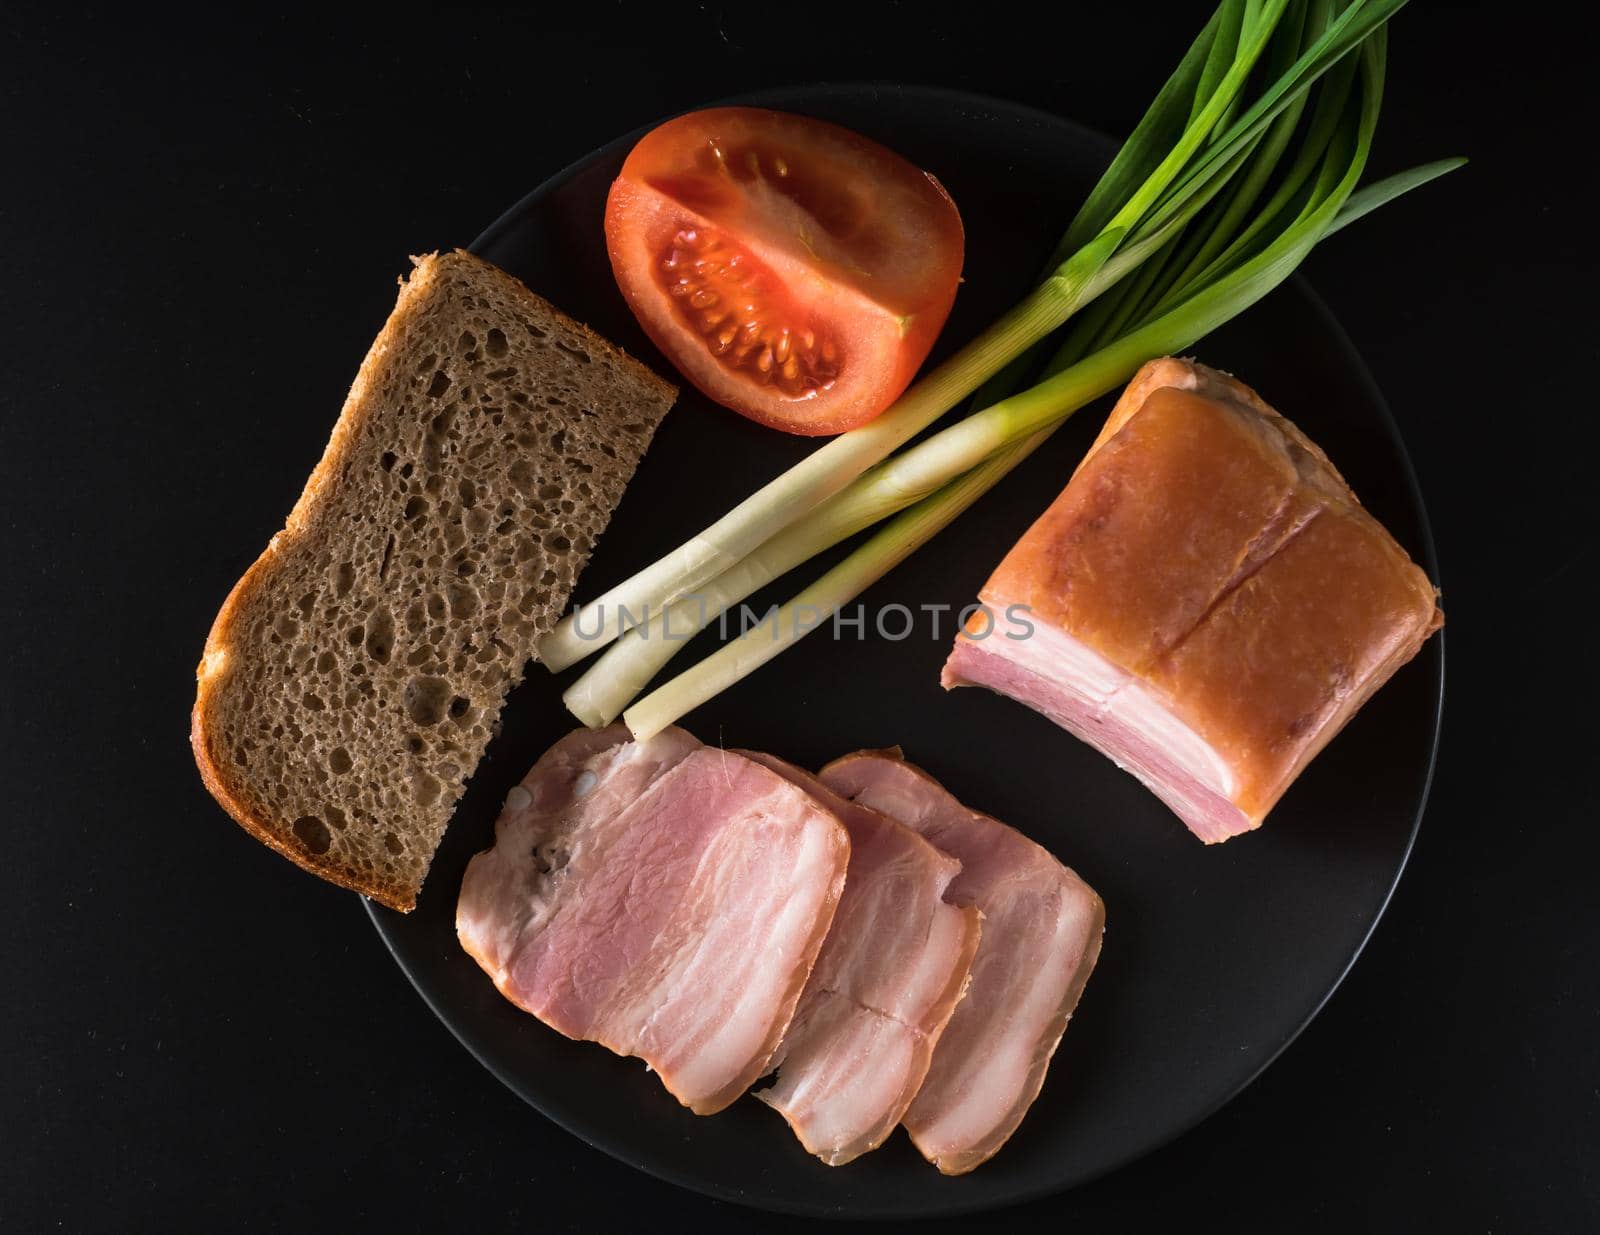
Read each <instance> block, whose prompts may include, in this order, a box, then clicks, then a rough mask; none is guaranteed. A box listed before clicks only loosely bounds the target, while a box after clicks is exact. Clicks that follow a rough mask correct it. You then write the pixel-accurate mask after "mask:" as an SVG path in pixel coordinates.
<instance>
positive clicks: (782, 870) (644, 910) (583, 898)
mask: <svg viewBox="0 0 1600 1235" xmlns="http://www.w3.org/2000/svg"><path fill="white" fill-rule="evenodd" d="M849 852H850V842H849V839H848V837H847V835H846V833H845V830H844V827H843V826H842V825H841V824H840V822H839V820H838V819H837V818H836V817H835V816H834V815H833V814H831V813H830V812H829V811H828V810H826V809H825V808H824V807H823V806H821V805H820V804H819V803H818V802H817V800H816V799H815V798H814V797H812V796H811V795H810V794H808V793H806V792H805V791H804V790H802V789H800V788H797V787H796V786H795V785H794V784H793V783H792V782H791V781H790V780H788V779H787V778H785V777H783V776H780V775H778V774H777V773H776V772H774V771H772V770H771V769H770V768H768V767H765V766H763V765H762V764H760V763H757V762H755V761H753V760H751V759H747V758H745V757H743V756H741V755H738V754H735V753H733V752H731V751H722V750H715V749H711V748H707V747H704V746H701V745H700V743H699V742H697V741H695V739H694V738H692V737H690V736H689V735H688V734H687V733H684V732H683V731H682V730H677V729H669V730H667V731H666V732H664V733H662V734H660V735H658V736H657V737H655V738H653V739H651V740H650V741H648V742H632V741H629V740H628V733H627V731H626V729H624V728H622V727H621V726H615V727H613V728H611V729H607V730H604V731H601V732H599V733H590V732H587V731H579V732H577V733H574V734H572V735H570V736H569V737H567V738H565V739H563V740H562V741H560V742H558V743H557V744H556V745H555V746H554V747H552V748H551V749H550V750H549V751H548V752H547V753H546V754H545V755H544V756H543V758H541V759H540V760H539V762H538V763H536V764H535V765H534V767H533V770H532V771H530V772H529V773H528V775H527V777H526V778H525V779H524V780H523V782H522V784H521V785H519V786H518V787H516V788H514V789H513V790H512V791H511V793H510V794H509V795H508V797H507V799H506V805H505V809H504V810H503V811H502V813H501V815H500V818H499V820H498V822H497V823H496V825H495V846H494V848H493V849H490V850H489V851H487V852H485V853H482V854H479V855H478V856H477V857H475V858H474V859H473V860H472V862H471V864H470V865H469V867H468V869H467V874H466V878H465V880H464V882H463V885H462V890H461V899H460V902H459V904H458V907H457V913H456V930H457V934H458V936H459V938H460V940H461V943H462V946H463V947H464V948H465V949H466V950H467V951H468V952H469V953H470V954H471V955H472V956H473V957H474V958H475V959H476V960H477V961H478V963H479V964H480V965H482V966H483V968H484V969H485V970H486V971H487V972H488V973H489V975H490V976H491V977H492V978H493V979H494V982H495V985H496V986H497V987H498V988H499V989H500V991H501V992H502V993H503V994H504V995H505V996H506V997H507V998H508V999H510V1000H511V1001H512V1002H513V1003H515V1004H516V1005H517V1006H519V1007H521V1008H524V1009H526V1010H527V1011H529V1012H532V1013H533V1014H534V1015H535V1016H537V1017H538V1018H539V1019H540V1020H542V1021H544V1022H545V1023H546V1024H547V1025H549V1026H551V1027H552V1028H554V1029H556V1030H559V1031H560V1032H561V1033H564V1034H566V1035H567V1036H568V1037H571V1038H580V1039H586V1040H589V1041H593V1042H599V1043H601V1044H603V1045H605V1046H607V1047H609V1048H610V1049H611V1050H613V1051H616V1052H617V1053H618V1054H622V1055H635V1056H638V1057H639V1058H640V1059H643V1060H644V1061H645V1062H646V1063H648V1064H649V1065H650V1067H651V1068H652V1069H654V1071H655V1072H656V1074H657V1075H658V1076H659V1077H660V1079H661V1082H662V1084H664V1085H665V1086H666V1087H667V1089H668V1090H669V1091H670V1092H671V1093H672V1094H673V1095H674V1096H675V1097H676V1098H677V1099H678V1100H679V1101H680V1102H682V1103H683V1104H684V1105H685V1106H688V1107H690V1108H691V1109H692V1110H694V1111H696V1112H699V1113H701V1114H709V1113H710V1112H713V1111H717V1110H720V1109H722V1108H723V1107H725V1106H727V1105H728V1104H729V1103H730V1102H732V1101H733V1100H734V1099H735V1098H737V1097H738V1096H739V1095H740V1094H742V1093H743V1092H744V1091H745V1090H746V1089H747V1088H748V1087H749V1086H750V1084H751V1083H752V1082H753V1081H755V1080H756V1079H757V1078H758V1077H760V1076H761V1075H763V1074H764V1073H765V1072H767V1071H768V1070H769V1068H770V1063H771V1059H772V1056H773V1053H774V1052H775V1051H776V1049H777V1047H778V1044H779V1042H780V1040H781V1039H782V1037H783V1033H784V1031H785V1030H786V1029H787V1028H788V1026H789V1022H790V1019H791V1018H792V1016H793V1014H794V1009H795V1005H796V1003H797V1002H798V1000H799V998H800V993H801V990H802V988H803V987H804V986H805V982H806V978H807V976H808V975H809V974H810V972H811V969H812V965H813V964H814V962H815V960H816V957H817V953H818V952H819V950H820V949H821V947H822V942H823V939H824V938H825V936H826V934H827V931H828V926H829V924H830V922H831V921H832V919H833V915H834V910H835V907H836V906H837V904H838V900H839V895H840V892H841V890H842V888H843V886H844V877H845V866H846V862H847V860H848V857H849Z"/></svg>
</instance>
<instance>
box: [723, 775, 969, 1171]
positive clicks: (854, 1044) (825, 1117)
mask: <svg viewBox="0 0 1600 1235" xmlns="http://www.w3.org/2000/svg"><path fill="white" fill-rule="evenodd" d="M743 753H745V754H746V755H747V756H748V757H749V758H751V759H753V760H755V761H757V762H758V763H761V764H764V765H765V766H767V767H769V768H771V769H772V770H773V771H774V772H776V773H778V774H779V775H780V776H782V777H784V778H785V779H787V780H789V781H791V782H792V783H794V784H795V785H798V786H799V787H800V788H801V789H803V790H805V791H806V792H807V793H809V794H811V795H812V796H813V797H815V798H816V799H818V800H819V801H820V802H821V803H822V805H823V806H824V807H825V808H827V809H828V810H829V811H830V812H831V813H833V814H835V815H837V816H838V817H839V819H840V821H841V822H843V824H844V826H845V829H846V830H847V831H848V832H849V834H850V865H849V868H848V871H847V875H846V880H845V887H844V895H843V896H842V897H841V898H840V900H839V909H838V912H837V913H836V914H835V915H834V919H833V925H832V927H831V928H830V930H829V932H828V938H827V941H826V942H825V943H824V944H823V947H822V952H821V953H820V954H819V955H818V957H817V963H816V967H815V968H814V969H813V970H812V972H811V979H810V981H809V982H808V983H807V984H806V989H805V993H804V995H803V996H802V997H801V1000H800V1005H799V1007H798V1008H797V1009H796V1011H795V1017H794V1020H793V1022H792V1023H791V1024H790V1026H789V1031H788V1033H787V1034H786V1035H785V1036H784V1040H783V1045H782V1046H781V1047H780V1048H779V1050H778V1054H777V1055H776V1056H775V1060H776V1061H777V1062H778V1063H779V1068H778V1075H777V1079H776V1081H775V1082H774V1084H773V1085H772V1086H771V1087H770V1088H768V1089H765V1090H757V1091H756V1095H755V1096H756V1097H758V1098H760V1099H761V1100H762V1101H763V1102H765V1103H767V1104H768V1105H769V1106H771V1107H773V1108H774V1109H775V1110H777V1111H778V1112H779V1113H780V1114H782V1115H783V1117H784V1118H785V1119H787V1120H788V1121H789V1125H790V1127H792V1128H793V1129H794V1132H795V1135H796V1136H797V1137H799V1138H800V1142H801V1144H803V1145H804V1146H805V1147H806V1149H807V1150H808V1151H809V1152H811V1153H813V1154H815V1155H816V1156H817V1157H819V1158H821V1159H822V1160H823V1161H824V1162H826V1163H827V1164H828V1165H830V1166H839V1165H842V1164H843V1163H846V1162H849V1161H851V1160H852V1159H854V1158H857V1157H859V1156H860V1155H861V1154H864V1153H866V1152H867V1151H869V1150H872V1149H876V1148H877V1147H878V1146H879V1145H880V1144H882V1142H883V1140H884V1139H885V1138H886V1137H887V1136H888V1135H889V1134H890V1133H891V1132H893V1131H894V1128H895V1125H896V1124H898V1123H899V1122H900V1119H901V1117H902V1116H903V1115H904V1114H905V1112H906V1108H907V1107H908V1106H910V1104H911V1100H912V1098H913V1097H915V1096H916V1093H917V1091H918V1089H920V1088H921V1086H922V1083H923V1080H924V1078H925V1077H926V1076H927V1072H928V1066H929V1063H930V1061H931V1060H932V1058H933V1054H934V1049H935V1047H936V1046H937V1044H938V1042H939V1038H940V1035H941V1034H942V1033H943V1032H944V1028H945V1025H946V1023H947V1022H948V1021H949V1020H950V1015H951V1013H952V1012H953V1011H954V1010H955V1008H956V1006H957V1002H958V1001H959V1000H960V998H961V994H962V991H963V989H964V988H965V984H966V978H967V971H968V969H969V968H970V966H971V964H972V958H973V954H974V952H975V951H976V949H977V947H978V940H979V934H980V929H981V926H980V924H981V915H980V914H979V912H978V910H977V909H976V908H974V907H970V906H969V907H966V908H958V907H956V906H955V905H953V904H949V903H947V902H946V900H945V899H944V894H945V890H946V889H947V888H948V887H949V886H950V883H951V881H952V880H953V879H955V878H956V877H957V875H958V874H959V872H960V870H961V864H960V863H959V862H958V861H956V860H955V859H954V858H952V857H950V856H949V855H948V854H946V853H944V852H943V851H942V850H940V849H938V848H936V847H935V846H933V845H932V844H930V843H929V842H928V841H926V840H924V839H923V838H922V837H921V836H919V835H917V833H915V832H914V831H912V830H911V829H910V828H907V827H905V826H904V825H902V824H900V823H897V822H895V821H894V820H892V819H890V818H888V817H887V816H885V815H882V814H880V813H878V812H877V811H875V810H871V809H869V808H868V807H866V806H863V805H860V804H858V803H854V802H849V801H846V800H845V799H843V798H841V797H839V796H838V795H837V794H835V793H834V792H833V791H832V790H830V789H828V788H827V787H826V786H825V785H823V784H822V782H821V781H819V780H818V779H817V778H816V777H815V776H812V775H811V774H810V773H808V772H805V771H802V770H801V769H799V768H797V767H795V766H794V765H793V764H789V763H785V762H784V761H783V760H781V759H776V758H774V757H773V756H771V755H764V754H757V753H755V752H749V751H747V752H743Z"/></svg>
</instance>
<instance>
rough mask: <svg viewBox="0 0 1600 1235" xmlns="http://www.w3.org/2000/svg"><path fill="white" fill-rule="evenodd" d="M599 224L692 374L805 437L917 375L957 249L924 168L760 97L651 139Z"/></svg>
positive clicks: (622, 271) (689, 119)
mask: <svg viewBox="0 0 1600 1235" xmlns="http://www.w3.org/2000/svg"><path fill="white" fill-rule="evenodd" d="M605 231H606V247H607V251H608V253H609V255H610V258H611V264H612V269H613V271H614V273H615V275H616V278H617V284H618V286H619V288H620V289H621V290H622V293H623V295H624V297H625V298H626V299H627V301H628V303H629V306H630V307H631V308H632V309H633V312H634V315H635V316H636V317H637V318H638V319H639V322H640V325H641V326H643V328H644V330H645V332H646V333H647V334H648V335H649V336H650V338H651V340H652V341H653V342H654V343H655V344H656V346H657V347H659V348H660V349H661V351H662V352H663V353H664V354H665V355H666V356H667V357H668V358H669V359H670V360H671V361H672V362H673V364H674V365H676V366H677V368H678V369H679V371H680V372H681V373H682V374H683V376H684V377H685V378H687V379H688V380H689V381H690V382H692V383H693V384H694V385H695V386H696V387H697V388H699V389H700V390H701V391H702V392H703V393H704V394H705V395H706V396H707V397H709V398H711V399H712V400H714V401H715V402H718V403H721V404H723V405H725V406H727V407H729V408H731V409H733V410H734V411H736V412H738V413H740V414H741V415H743V416H747V417H749V418H750V419H752V420H756V421H759V422H760V423H762V424H766V425H770V426H771V427H773V428H778V429H782V430H785V431H787V432H790V433H799V434H806V435H821V434H830V433H838V432H841V431H843V430H846V429H850V428H854V427H855V426H857V425H860V424H863V423H865V422H866V421H868V420H871V419H872V418H873V417H874V416H876V415H878V413H880V412H882V411H883V410H884V409H885V408H886V407H888V406H889V405H890V404H891V403H893V402H894V400H895V399H896V398H897V397H898V396H899V395H900V393H901V392H902V391H903V390H904V389H905V388H906V386H907V385H909V384H910V382H911V379H912V378H913V377H914V376H915V374H916V371H917V369H918V368H919V367H920V366H921V364H922V362H923V361H924V360H925V359H926V358H927V355H928V352H929V350H930V349H931V348H932V346H933V343H934V341H935V340H936V339H937V337H938V334H939V331H940V330H941V329H942V327H943V326H944V322H945V319H946V317H948V315H949V312H950V307H951V304H952V303H953V301H954V299H955V293H956V287H957V285H958V284H959V282H960V274H961V261H962V257H963V252H964V235H963V232H962V227H961V218H960V215H959V213H958V212H957V210H956V207H955V203H954V202H952V201H951V200H950V197H949V195H948V194H947V193H945V191H944V189H943V187H942V186H940V185H939V183H938V181H937V180H935V179H934V178H933V177H932V176H930V175H928V174H927V173H924V172H921V171H919V170H918V169H917V168H915V167H914V166H912V165H911V164H910V163H908V162H906V161H905V160H904V159H902V158H900V157H899V156H898V155H896V154H893V153H892V152H891V151H888V150H886V149H884V148H883V147H881V146H878V145H876V144H875V143H873V142H870V141H868V140H867V139H865V138H863V137H861V136H859V135H858V134H855V133H852V132H850V131H849V130H846V129H841V128H838V127H837V126H834V125H830V124H826V123H824V122H822V121H817V120H812V119H809V118H806V117H801V116H792V115H788V114H786V113H782V112H770V111H764V110H761V109H756V108H713V109H709V110H706V111H701V112H690V113H688V114H687V115H684V116H680V117H678V118H676V119H674V120H669V121H667V122H666V123H665V124H663V125H661V126H658V127H657V128H655V129H653V130H651V132H650V133H648V134H646V135H645V137H644V138H643V139H641V140H640V142H639V143H638V144H637V145H636V146H635V147H634V149H633V151H632V152H631V153H630V154H629V156H628V158H627V160H626V162H625V163H624V164H623V168H622V173H621V175H620V176H619V177H618V178H617V180H616V181H615V183H614V184H613V185H612V187H611V192H610V196H609V197H608V199H607V203H606V218H605Z"/></svg>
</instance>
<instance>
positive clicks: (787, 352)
mask: <svg viewBox="0 0 1600 1235" xmlns="http://www.w3.org/2000/svg"><path fill="white" fill-rule="evenodd" d="M708 233H709V234H708ZM658 269H659V272H660V282H661V285H662V287H663V289H664V290H665V291H666V293H667V295H668V296H669V297H670V298H671V303H672V307H673V309H674V311H675V312H677V313H678V314H679V316H680V318H681V319H682V320H683V321H684V322H685V323H686V324H687V325H688V326H689V327H690V328H691V329H693V330H696V331H698V332H699V333H700V334H701V335H703V336H704V339H705V346H706V350H707V351H709V352H710V353H711V355H712V356H713V357H714V358H715V359H716V360H718V361H719V362H720V363H721V364H722V365H723V366H725V367H726V368H728V369H730V370H734V371H742V372H743V374H744V375H745V376H747V377H748V378H750V379H751V380H752V381H754V382H755V383H756V384H757V385H761V386H766V385H769V384H770V385H772V386H774V387H775V388H777V389H778V390H781V391H782V392H783V393H784V394H785V395H787V396H789V397H790V398H804V397H807V396H809V395H810V394H811V392H812V391H818V390H826V389H828V387H830V386H831V385H832V384H833V379H834V378H835V377H836V376H837V375H838V373H839V369H840V367H841V365H842V364H843V363H844V355H843V352H842V350H841V349H840V347H839V345H838V343H837V341H836V340H835V339H834V338H833V337H832V332H831V330H830V328H829V325H828V323H827V322H824V321H818V320H817V319H816V316H815V315H814V314H811V313H808V312H806V311H805V310H804V309H803V308H802V307H801V306H800V305H798V304H797V303H796V302H795V298H794V297H793V296H791V295H789V293H788V292H787V291H786V290H785V288H784V286H783V283H782V281H781V280H780V279H779V278H778V277H777V276H776V274H775V273H774V272H773V271H772V270H771V269H770V268H769V267H768V266H766V265H765V264H764V263H763V262H762V261H761V260H760V259H759V258H757V257H754V256H752V255H751V254H750V253H749V252H748V251H746V250H745V249H743V248H741V247H740V246H739V245H738V244H737V243H735V242H734V241H733V240H732V239H730V238H728V237H726V236H723V235H719V234H718V233H716V232H712V231H710V229H709V228H696V227H690V228H682V229H680V230H679V231H678V233H677V234H676V235H674V236H673V238H672V241H671V243H670V246H669V248H668V251H667V255H666V256H665V257H664V258H662V259H661V262H660V264H659V268H658Z"/></svg>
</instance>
